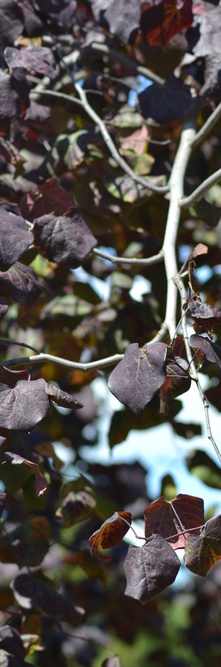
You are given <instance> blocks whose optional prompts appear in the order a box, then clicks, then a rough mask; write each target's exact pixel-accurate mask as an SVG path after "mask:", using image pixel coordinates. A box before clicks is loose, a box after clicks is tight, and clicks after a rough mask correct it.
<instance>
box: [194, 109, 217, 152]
mask: <svg viewBox="0 0 221 667" xmlns="http://www.w3.org/2000/svg"><path fill="white" fill-rule="evenodd" d="M220 118H221V102H220V104H218V106H217V107H216V109H215V110H214V111H213V113H211V116H210V117H209V118H208V120H207V121H206V122H205V123H204V125H203V127H201V129H200V130H199V132H197V134H196V135H195V137H194V139H192V141H191V146H192V148H196V146H198V144H200V143H201V141H203V139H205V137H206V136H207V134H209V132H210V130H212V128H213V127H214V125H215V124H216V123H217V122H218V120H219V119H220Z"/></svg>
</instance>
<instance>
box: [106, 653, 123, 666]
mask: <svg viewBox="0 0 221 667" xmlns="http://www.w3.org/2000/svg"><path fill="white" fill-rule="evenodd" d="M101 667H123V666H122V663H121V662H120V658H118V655H115V656H113V658H107V659H106V660H104V661H103V662H102V665H101Z"/></svg>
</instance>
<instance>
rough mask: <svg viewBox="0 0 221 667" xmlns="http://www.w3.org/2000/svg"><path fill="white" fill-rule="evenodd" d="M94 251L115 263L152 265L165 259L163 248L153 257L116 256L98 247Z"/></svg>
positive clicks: (95, 253)
mask: <svg viewBox="0 0 221 667" xmlns="http://www.w3.org/2000/svg"><path fill="white" fill-rule="evenodd" d="M92 252H93V254H94V255H97V256H98V257H101V259H108V261H109V262H112V263H113V264H129V265H131V266H139V265H141V266H142V265H143V266H151V265H152V264H158V262H162V260H163V251H162V250H160V251H159V252H158V253H157V255H153V256H152V257H145V258H143V259H139V258H138V257H115V256H114V255H110V254H109V253H108V252H103V250H99V249H98V248H94V249H93V250H92Z"/></svg>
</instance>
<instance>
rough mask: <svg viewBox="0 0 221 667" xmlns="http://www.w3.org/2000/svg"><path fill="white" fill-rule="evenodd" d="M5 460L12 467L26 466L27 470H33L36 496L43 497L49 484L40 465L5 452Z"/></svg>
mask: <svg viewBox="0 0 221 667" xmlns="http://www.w3.org/2000/svg"><path fill="white" fill-rule="evenodd" d="M5 459H6V461H7V462H8V463H11V464H12V465H21V464H22V465H24V466H25V467H27V468H31V470H33V472H34V474H35V493H36V496H41V495H42V493H44V492H45V491H46V489H47V482H46V479H45V477H44V475H42V473H41V471H40V468H39V465H38V464H37V463H34V462H33V461H29V460H28V459H24V458H23V457H22V456H19V454H13V453H12V452H5Z"/></svg>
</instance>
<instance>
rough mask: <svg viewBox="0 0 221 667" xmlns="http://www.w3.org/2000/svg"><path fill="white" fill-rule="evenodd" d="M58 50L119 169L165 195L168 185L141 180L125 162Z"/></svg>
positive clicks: (148, 187) (86, 109)
mask: <svg viewBox="0 0 221 667" xmlns="http://www.w3.org/2000/svg"><path fill="white" fill-rule="evenodd" d="M56 50H57V53H58V55H59V58H60V60H61V62H63V64H64V66H65V69H66V71H67V73H68V74H69V76H70V79H71V81H72V82H73V84H74V86H75V90H76V91H77V93H78V95H79V98H80V100H81V103H82V106H83V108H84V111H86V113H87V114H88V116H90V118H91V119H92V120H93V121H94V123H95V124H96V125H97V126H98V127H99V129H100V132H101V134H102V137H103V139H104V141H105V144H106V146H107V148H108V150H109V151H110V154H111V155H112V157H113V158H114V160H115V162H116V163H117V164H118V165H119V167H121V169H122V170H123V171H124V172H125V174H127V175H128V176H130V177H131V178H132V180H133V181H134V182H135V183H137V184H138V185H142V186H143V187H144V188H147V190H150V191H151V192H156V193H157V194H165V193H166V192H168V190H169V187H168V186H167V185H166V186H158V185H153V184H152V183H150V182H149V181H146V180H145V179H144V178H141V177H140V176H137V174H134V172H133V170H132V169H131V168H130V167H129V165H128V164H127V162H125V160H124V158H123V157H122V156H121V155H120V153H118V150H117V147H116V146H115V143H114V142H113V139H112V138H111V136H110V134H109V132H108V130H107V128H106V125H105V123H104V122H103V120H102V119H101V118H100V116H99V115H98V114H97V113H96V111H94V109H92V106H91V105H90V104H89V102H88V99H87V94H86V92H85V90H84V89H83V88H82V86H80V85H79V83H77V82H76V80H75V77H74V75H73V74H72V72H71V70H70V69H69V67H68V65H67V64H66V62H65V60H64V59H63V56H62V54H61V52H60V49H59V47H58V46H56ZM76 54H77V52H76ZM76 58H77V55H76Z"/></svg>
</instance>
